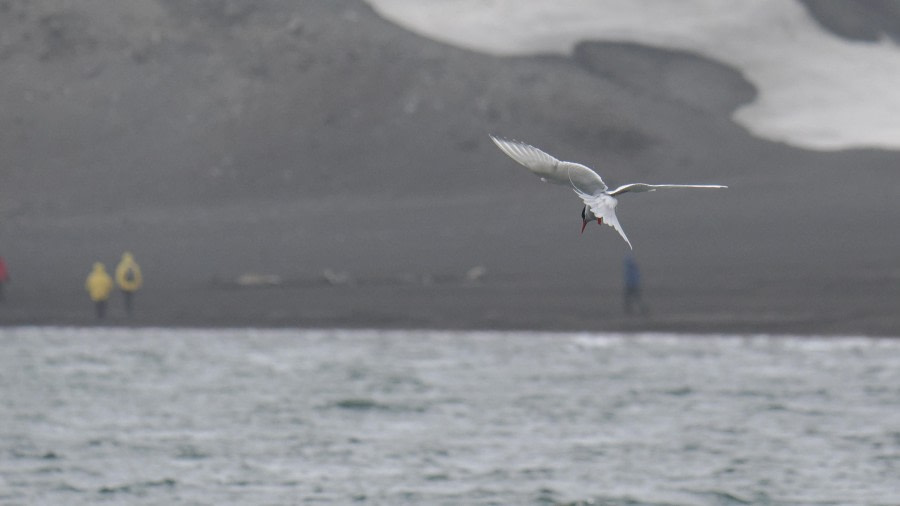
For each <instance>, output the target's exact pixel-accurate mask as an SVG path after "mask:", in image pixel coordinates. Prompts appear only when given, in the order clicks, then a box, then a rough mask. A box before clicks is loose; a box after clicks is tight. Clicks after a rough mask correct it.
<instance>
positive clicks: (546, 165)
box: [491, 135, 607, 195]
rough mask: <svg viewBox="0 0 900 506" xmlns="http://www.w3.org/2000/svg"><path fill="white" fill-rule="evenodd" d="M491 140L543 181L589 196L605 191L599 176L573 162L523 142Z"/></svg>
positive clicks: (496, 138) (604, 185) (495, 138)
mask: <svg viewBox="0 0 900 506" xmlns="http://www.w3.org/2000/svg"><path fill="white" fill-rule="evenodd" d="M491 140H492V141H494V144H496V145H497V147H498V148H500V150H501V151H503V152H504V153H506V154H507V155H509V157H510V158H512V159H513V160H515V161H517V162H519V163H520V164H522V165H524V166H525V168H527V169H528V170H530V171H531V172H533V173H534V174H535V175H537V176H538V177H540V178H541V179H542V180H544V181H548V182H551V183H556V184H564V185H569V186H572V187H573V188H575V189H576V190H577V191H580V192H584V193H587V194H589V195H593V194H599V193H601V192H604V191H606V189H607V186H606V184H605V183H604V182H603V179H602V178H601V177H600V175H599V174H597V173H596V172H594V171H593V170H591V169H590V168H588V167H585V166H584V165H581V164H580V163H574V162H563V161H560V160H557V159H556V158H554V157H553V156H551V155H549V154H547V153H545V152H543V151H541V150H540V149H538V148H536V147H534V146H531V145H529V144H525V143H524V142H519V141H511V140H506V139H501V138H499V137H494V136H493V135H491Z"/></svg>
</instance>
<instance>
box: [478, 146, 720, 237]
mask: <svg viewBox="0 0 900 506" xmlns="http://www.w3.org/2000/svg"><path fill="white" fill-rule="evenodd" d="M491 140H493V141H494V144H496V145H497V147H498V148H500V150H501V151H503V152H504V153H506V154H507V155H509V157H510V158H512V159H513V160H515V161H517V162H519V163H520V164H522V165H524V166H525V168H527V169H528V170H530V171H531V172H533V173H534V174H535V175H537V176H538V177H540V178H541V180H542V181H547V182H550V183H556V184H564V185H568V186H569V187H571V188H572V190H574V191H575V193H577V194H578V196H579V197H581V200H583V201H584V207H582V209H581V232H582V233H584V227H586V226H587V224H588V222H590V221H592V220H594V219H596V220H597V223H598V224H600V225H603V224H604V223H605V224H606V225H609V226H610V227H612V228H614V229H616V232H618V233H619V235H621V236H622V239H625V242H626V243H627V244H628V247H629V248H631V249H634V248H633V247H632V246H631V241H629V240H628V237H626V236H625V232H623V231H622V226H621V225H619V220H618V219H617V218H616V205H617V204H618V200H616V198H615V197H616V196H617V195H621V194H623V193H627V192H635V193H638V192H652V191H656V190H658V189H660V188H728V187H727V186H721V185H712V184H646V183H630V184H626V185H622V186H620V187H618V188H616V189H614V190H610V189H609V187H608V186H606V183H604V182H603V179H601V178H600V175H599V174H597V173H596V172H594V171H593V170H591V169H590V168H588V167H586V166H584V165H581V164H580V163H574V162H563V161H561V160H557V159H556V158H554V157H553V156H551V155H549V154H547V153H545V152H543V151H541V150H540V149H538V148H536V147H534V146H531V145H528V144H525V143H524V142H519V141H511V140H506V139H501V138H499V137H495V136H493V135H491Z"/></svg>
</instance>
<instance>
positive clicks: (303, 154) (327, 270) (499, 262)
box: [0, 0, 900, 336]
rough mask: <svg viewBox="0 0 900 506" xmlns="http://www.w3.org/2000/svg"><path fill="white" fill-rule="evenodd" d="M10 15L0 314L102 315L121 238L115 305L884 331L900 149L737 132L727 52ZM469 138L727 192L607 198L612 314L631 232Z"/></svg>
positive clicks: (183, 320) (153, 320)
mask: <svg viewBox="0 0 900 506" xmlns="http://www.w3.org/2000/svg"><path fill="white" fill-rule="evenodd" d="M849 4H853V5H856V9H857V10H860V9H861V10H862V11H865V10H866V9H867V7H865V5H866V4H865V3H862V2H860V3H858V4H857V3H852V2H851V3H849ZM870 5H874V4H870ZM0 11H2V13H3V14H2V16H0V33H2V34H3V36H2V37H0V73H2V75H3V76H4V79H3V80H0V123H2V124H3V129H2V133H0V175H2V183H0V256H2V257H4V258H5V259H6V262H7V264H8V266H9V271H10V274H11V277H12V280H11V282H10V283H9V284H8V285H7V286H6V287H5V294H6V297H5V299H6V300H5V301H4V302H2V303H0V325H57V324H59V325H92V324H94V323H95V320H94V316H93V312H92V308H91V302H90V300H89V299H88V297H87V294H86V292H85V290H84V280H85V277H86V276H87V274H88V273H89V271H90V268H91V265H92V263H93V262H95V261H102V262H105V263H106V265H107V267H108V268H110V267H113V266H114V265H115V263H116V262H117V261H118V259H119V257H120V255H121V254H122V252H123V251H132V252H134V254H135V258H136V259H137V261H138V262H139V263H140V264H141V267H142V269H143V271H144V278H145V286H144V288H143V289H142V290H141V291H140V292H139V293H138V295H137V299H136V314H135V316H134V317H133V318H130V319H129V318H125V317H124V312H123V310H122V307H121V301H120V300H119V299H118V297H114V298H113V299H112V300H111V304H110V316H109V318H108V319H107V320H105V321H104V322H103V323H104V324H106V325H141V326H213V327H219V326H242V327H244V326H252V327H257V326H264V327H267V326H302V327H391V328H393V327H399V328H452V329H461V328H510V329H523V330H530V329H559V330H604V331H675V332H698V333H741V334H744V333H749V334H758V333H763V334H769V333H772V334H820V335H876V336H898V335H900V316H898V311H900V234H898V233H897V223H898V222H900V205H898V204H897V201H898V196H900V172H898V168H900V153H898V152H897V151H892V150H886V149H884V150H878V149H853V150H839V151H812V150H806V149H801V148H797V147H793V146H790V145H788V144H786V143H780V142H771V141H766V140H763V139H760V138H757V137H754V136H752V135H751V134H750V133H749V132H747V131H746V130H745V129H744V128H742V127H740V126H739V125H737V124H736V123H735V122H734V121H733V120H732V113H733V112H734V110H735V109H736V108H737V107H739V106H741V105H742V104H746V103H748V102H750V101H752V100H754V99H755V97H756V90H755V89H754V87H753V85H752V84H751V83H750V82H749V81H747V80H746V78H745V77H744V76H742V74H741V73H740V72H739V71H737V70H736V69H733V68H730V67H727V66H725V65H723V64H721V63H719V62H715V61H712V60H709V59H707V58H704V57H702V56H699V55H694V54H690V53H686V52H683V51H675V50H671V51H670V50H667V49H664V48H649V47H647V46H641V45H637V44H627V43H610V42H598V41H589V40H586V41H584V42H583V43H581V44H579V45H578V46H577V47H576V49H575V51H574V52H573V54H572V55H571V56H570V57H564V56H551V55H543V56H529V57H502V56H489V55H484V54H479V53H475V52H471V51H466V50H462V49H458V48H454V47H450V46H448V45H444V44H441V43H438V42H435V41H432V40H428V39H425V38H423V37H420V36H418V35H415V34H413V33H411V32H409V31H406V30H404V29H403V28H401V27H399V26H396V25H394V24H391V23H389V22H388V21H386V20H384V19H382V18H380V17H379V16H378V15H377V14H376V13H375V12H373V11H372V9H371V8H370V7H369V6H368V5H366V4H365V3H362V2H360V1H353V0H339V1H330V2H314V1H310V2H305V1H301V2H288V1H271V2H264V3H263V2H237V1H234V2H232V1H227V2H226V1H212V0H205V1H201V0H194V1H180V0H156V1H149V2H148V1H142V0H127V1H121V2H116V4H115V6H103V7H99V6H96V5H94V4H93V3H88V4H82V5H72V4H68V3H65V2H56V1H50V0H46V1H45V0H41V1H25V0H6V1H0ZM815 14H816V15H817V16H819V19H820V20H828V19H831V20H832V21H833V20H834V19H836V17H837V18H840V16H842V15H843V14H844V13H842V12H839V11H835V10H834V9H831V10H829V8H821V9H818V10H817V12H816V13H815ZM829 16H831V17H829ZM861 19H862V21H860V22H861V23H863V22H866V20H867V19H868V20H869V21H871V18H866V17H863V18H861ZM878 20H879V21H878V23H879V27H874V28H873V30H876V32H877V31H878V30H887V32H888V33H898V32H897V30H896V27H897V26H898V23H900V16H895V17H893V18H891V15H890V13H888V14H885V15H883V16H880V17H879V18H878ZM881 24H884V25H885V26H887V27H888V28H889V29H888V28H884V27H881V26H880V25H881ZM832 25H833V23H831V24H830V23H827V22H824V21H823V26H825V27H827V28H829V29H834V30H836V31H837V32H838V33H839V34H840V35H842V36H854V34H853V33H850V34H848V33H846V30H847V29H846V28H845V29H844V33H841V30H839V29H838V28H834V27H833V26H832ZM891 30H894V31H893V32H892V31H891ZM858 31H860V32H861V33H862V32H864V33H865V34H868V33H870V32H869V31H866V30H862V29H859V30H858ZM859 37H863V36H862V35H859ZM489 134H497V135H502V136H505V137H514V138H517V139H521V140H524V141H526V142H529V143H531V144H534V145H536V146H538V147H540V148H542V149H545V150H547V151H548V152H550V153H553V154H554V155H556V156H558V157H560V158H562V159H565V160H572V161H578V162H581V163H585V164H586V165H589V166H591V167H593V168H595V169H596V170H598V172H600V173H601V174H602V175H603V177H604V179H605V180H606V182H607V183H608V184H610V186H615V185H618V184H621V183H627V182H632V181H647V182H660V183H670V182H672V183H674V182H680V183H715V184H724V185H728V186H729V189H727V190H717V191H708V192H707V191H703V192H694V193H691V192H681V191H674V190H673V191H668V192H658V193H651V194H643V195H624V196H622V197H621V198H620V201H619V204H620V205H619V207H618V209H617V212H618V216H619V220H620V221H621V223H622V225H623V227H624V229H625V230H626V231H627V233H628V236H629V238H630V240H631V242H632V244H633V245H634V252H633V254H634V257H635V258H636V260H637V262H638V264H639V265H640V267H641V271H642V276H643V277H642V281H643V296H644V300H645V302H646V304H647V306H648V308H649V311H648V313H647V314H646V315H641V316H631V315H626V314H624V311H623V307H622V282H623V281H622V277H623V276H622V264H623V258H624V257H625V255H627V254H629V250H628V247H627V245H626V244H624V242H623V241H622V240H621V239H620V238H619V237H618V235H617V234H616V233H615V232H614V231H613V230H612V229H610V228H608V227H602V228H601V227H597V226H596V225H593V224H592V225H589V226H588V228H587V229H586V230H585V232H584V234H583V235H579V233H578V229H579V227H580V225H581V223H580V217H579V213H580V211H581V203H580V202H579V201H578V199H577V198H576V197H575V196H574V195H573V194H572V193H571V192H570V191H569V190H567V189H566V188H563V187H556V186H549V185H546V184H543V183H541V182H540V181H539V180H538V179H537V178H535V177H533V176H531V175H530V174H528V173H527V171H525V170H524V169H522V168H521V167H519V166H517V165H516V164H515V163H514V162H512V161H511V160H510V159H508V158H507V157H506V156H505V155H504V154H503V153H501V152H500V151H499V150H497V148H496V147H495V146H494V145H493V144H492V143H491V141H490V138H489V137H488V135H489ZM115 295H116V296H117V295H118V294H115Z"/></svg>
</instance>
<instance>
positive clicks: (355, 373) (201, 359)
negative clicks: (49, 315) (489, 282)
mask: <svg viewBox="0 0 900 506" xmlns="http://www.w3.org/2000/svg"><path fill="white" fill-rule="evenodd" d="M0 350H2V352H0V407H2V410H0V504H4V505H18V504H22V505H43V504H50V505H56V504H59V505H78V504H154V505H156V504H166V505H172V504H192V505H206V504H208V505H223V504H252V505H261V504H307V503H312V504H359V503H362V504H388V505H402V504H501V505H519V504H522V505H527V504H611V505H612V504H630V505H641V504H659V505H661V504H666V505H668V504H674V505H678V504H685V505H693V504H697V505H707V504H710V505H719V504H841V505H845V504H846V505H849V504H900V340H889V339H867V338H815V337H804V338H800V337H761V336H760V337H735V336H732V337H728V336H721V337H698V336H675V335H660V334H653V335H608V334H549V333H502V332H431V331H345V330H315V331H308V330H179V329H174V330H173V329H139V330H133V329H112V328H110V329H71V328H5V329H0Z"/></svg>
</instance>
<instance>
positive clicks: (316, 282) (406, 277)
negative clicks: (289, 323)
mask: <svg viewBox="0 0 900 506" xmlns="http://www.w3.org/2000/svg"><path fill="white" fill-rule="evenodd" d="M487 272H488V270H487V267H485V266H483V265H476V266H474V267H472V268H470V269H469V270H467V271H466V272H465V273H453V274H440V273H438V274H435V273H424V274H414V273H406V274H397V275H385V276H379V275H369V276H353V275H351V274H350V273H349V272H347V271H339V270H335V269H331V268H325V269H323V270H322V272H321V273H319V274H318V275H307V276H298V277H283V276H279V275H277V274H260V273H254V272H248V273H244V274H241V275H240V276H237V277H235V278H231V279H222V278H213V279H212V280H211V285H212V286H213V287H219V288H300V287H312V286H322V285H326V286H390V285H397V286H400V285H418V286H436V285H478V284H480V283H483V282H484V280H485V278H486V277H487Z"/></svg>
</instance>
